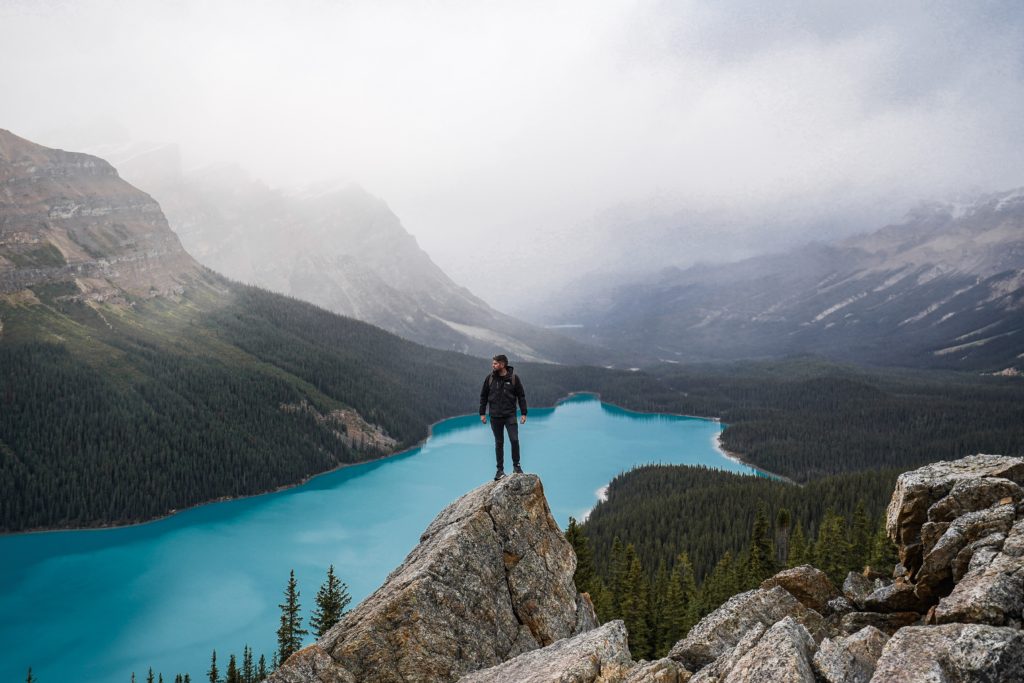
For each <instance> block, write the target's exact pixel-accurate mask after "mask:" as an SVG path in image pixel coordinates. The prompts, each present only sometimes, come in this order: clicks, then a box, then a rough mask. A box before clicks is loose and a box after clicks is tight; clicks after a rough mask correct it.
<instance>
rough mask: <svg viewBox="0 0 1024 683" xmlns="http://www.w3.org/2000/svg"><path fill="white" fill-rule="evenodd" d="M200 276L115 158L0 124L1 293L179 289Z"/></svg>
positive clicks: (100, 294) (119, 293)
mask: <svg viewBox="0 0 1024 683" xmlns="http://www.w3.org/2000/svg"><path fill="white" fill-rule="evenodd" d="M201 277H202V267H201V266H200V265H199V264H198V263H197V262H196V261H195V260H193V259H192V257H191V256H189V255H188V254H187V253H186V252H185V250H184V249H183V248H182V246H181V243H180V242H179V241H178V238H177V236H176V235H175V234H174V232H172V231H171V229H170V227H169V226H168V224H167V221H166V219H165V218H164V215H163V213H162V212H161V210H160V207H159V205H158V204H157V203H156V202H155V201H154V200H153V199H152V198H151V197H150V196H149V195H146V194H144V193H142V192H139V191H138V190H137V189H135V188H134V187H132V186H131V185H129V184H128V183H126V182H125V181H124V180H122V179H121V178H120V176H119V175H118V173H117V171H116V170H115V169H114V167H113V166H111V165H110V164H109V163H107V162H106V161H104V160H102V159H100V158H98V157H94V156H90V155H88V154H77V153H74V152H65V151H63V150H58V149H50V148H47V147H43V146H41V145H37V144H34V143H32V142H29V141H28V140H24V139H22V138H20V137H18V136H16V135H14V134H12V133H10V132H9V131H6V130H0V294H9V293H13V292H18V291H21V290H25V289H27V288H29V287H34V286H38V285H47V284H55V283H66V284H67V285H69V286H68V294H69V295H73V296H84V297H86V298H88V299H91V300H104V299H109V298H112V297H123V296H125V295H127V296H129V297H131V296H137V297H149V296H154V295H174V294H176V293H180V292H181V291H182V288H183V287H185V286H187V285H188V284H190V283H193V282H196V281H197V280H199V279H200V278H201Z"/></svg>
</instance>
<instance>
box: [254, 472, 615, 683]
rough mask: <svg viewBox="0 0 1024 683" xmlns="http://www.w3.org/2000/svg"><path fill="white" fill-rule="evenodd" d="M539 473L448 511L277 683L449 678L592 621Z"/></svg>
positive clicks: (498, 485) (510, 480)
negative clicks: (573, 578) (372, 591)
mask: <svg viewBox="0 0 1024 683" xmlns="http://www.w3.org/2000/svg"><path fill="white" fill-rule="evenodd" d="M575 568H576V557H575V555H574V554H573V552H572V548H571V546H570V545H569V543H568V542H567V541H566V540H565V537H564V536H562V533H561V531H560V530H559V528H558V525H557V524H556V523H555V520H554V519H553V518H552V517H551V512H550V510H549V509H548V505H547V501H546V500H545V498H544V491H543V488H542V486H541V483H540V480H539V479H538V478H537V477H536V476H535V475H513V476H510V477H506V478H505V479H502V480H501V481H499V482H494V483H491V484H487V485H485V486H481V487H480V488H478V489H476V490H474V491H471V492H470V493H468V494H466V495H465V496H463V497H462V498H460V499H459V500H457V501H456V502H454V503H452V504H451V505H449V506H448V507H447V508H445V509H444V510H443V511H442V512H441V513H440V514H439V515H438V516H437V518H436V519H435V520H434V521H433V522H432V523H431V524H430V526H429V527H428V528H427V530H426V531H425V532H424V533H423V535H422V537H421V538H420V543H419V545H418V546H416V548H414V549H413V551H412V552H411V553H409V556H408V557H407V558H406V559H405V561H404V562H403V563H402V565H401V566H399V567H398V568H397V569H396V570H395V571H393V572H392V573H391V575H390V576H389V577H388V578H387V581H386V582H385V583H384V585H382V586H381V587H380V588H379V589H377V591H376V592H374V593H373V595H371V596H370V597H368V598H367V599H366V600H364V601H363V602H362V603H361V604H360V605H359V606H358V607H357V608H356V609H354V610H353V611H352V612H349V613H348V614H347V615H346V616H345V617H344V618H343V619H342V620H341V622H339V623H338V624H337V625H336V626H335V627H334V628H332V629H331V630H330V631H329V632H328V633H327V634H325V635H324V637H323V638H321V639H320V640H319V641H317V643H316V644H314V645H312V646H310V647H308V648H306V649H305V650H302V651H301V652H299V653H296V654H295V655H293V656H292V657H291V658H289V659H288V661H287V662H285V663H284V665H283V666H282V667H281V668H280V669H279V670H278V671H277V672H276V673H275V674H274V675H273V676H272V677H271V679H270V680H271V681H273V682H274V683H283V682H287V683H299V682H310V683H312V682H313V681H317V682H320V683H322V682H323V681H346V682H347V681H350V680H355V681H360V682H361V683H375V682H381V683H383V682H385V681H387V682H395V683H399V682H401V683H412V682H413V681H424V682H426V681H455V680H458V679H459V678H460V677H461V676H463V675H464V674H467V673H469V672H472V671H476V670H479V669H484V668H487V667H491V666H495V665H497V664H500V663H501V662H504V661H505V660H508V659H511V658H513V657H516V656H517V655H520V654H522V653H524V652H528V651H530V650H535V649H538V648H540V647H543V646H546V645H550V644H551V643H554V642H555V641H557V640H560V639H562V638H566V637H569V636H572V635H575V634H577V633H579V632H580V631H582V630H583V629H584V628H586V627H587V626H588V625H591V624H593V623H595V622H596V618H595V617H594V615H593V608H592V607H591V606H590V603H589V601H586V600H585V599H584V598H582V597H581V596H579V595H578V594H577V592H576V588H575V586H574V585H573V581H572V574H573V571H574V570H575Z"/></svg>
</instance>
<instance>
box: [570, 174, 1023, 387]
mask: <svg viewBox="0 0 1024 683" xmlns="http://www.w3.org/2000/svg"><path fill="white" fill-rule="evenodd" d="M564 315H565V320H566V322H572V323H576V324H577V325H578V327H575V328H567V329H566V332H567V333H572V334H573V335H574V336H575V337H576V338H577V339H579V340H581V341H584V342H587V343H591V344H595V345H601V346H605V347H607V348H610V349H614V350H616V351H620V352H624V353H625V352H628V353H632V354H633V355H634V357H635V358H637V359H638V361H647V362H653V361H658V360H663V361H671V362H679V361H705V360H725V359H730V360H731V359H741V358H764V357H779V356H786V355H792V354H804V353H813V354H819V355H823V356H828V357H831V358H835V359H841V360H849V361H856V362H864V363H871V364H883V365H908V366H922V367H948V368H963V369H972V370H981V371H990V372H997V371H1003V370H1008V371H1009V372H1013V371H1014V370H1019V369H1021V368H1024V190H1016V191H1013V192H1005V193H1001V194H994V195H990V196H986V197H983V198H981V199H979V200H977V201H975V202H973V203H970V204H967V205H957V206H954V205H940V204H934V205H930V206H925V207H922V208H921V209H919V210H917V211H915V212H914V213H912V214H911V215H909V216H908V217H907V219H906V220H905V221H904V222H903V223H900V224H898V225H891V226H888V227H885V228H883V229H881V230H878V231H876V232H873V233H869V234H864V235H858V236H855V237H852V238H850V239H847V240H845V241H843V242H840V243H838V244H810V245H807V246H805V247H802V248H798V249H794V250H790V251H786V252H783V253H779V254H773V255H766V256H759V257H755V258H750V259H747V260H744V261H740V262H738V263H731V264H723V265H698V266H694V267H691V268H687V269H675V268H670V269H665V270H662V271H660V272H658V273H657V274H655V275H652V276H649V277H645V278H637V280H636V281H635V282H633V283H631V284H628V285H624V286H619V287H615V288H613V289H611V290H610V291H605V292H602V293H600V295H597V296H589V297H579V298H577V299H575V300H574V301H573V308H572V309H571V310H566V311H565V312H564Z"/></svg>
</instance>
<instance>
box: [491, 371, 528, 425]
mask: <svg viewBox="0 0 1024 683" xmlns="http://www.w3.org/2000/svg"><path fill="white" fill-rule="evenodd" d="M505 369H506V370H507V371H508V372H507V373H506V374H505V376H504V377H502V376H501V375H499V374H498V373H496V372H492V373H491V374H489V375H487V378H486V379H484V386H483V387H482V388H481V389H480V414H481V415H483V414H484V413H486V412H487V411H488V409H489V410H490V413H491V417H492V418H495V417H515V414H516V402H517V401H518V403H519V412H521V413H522V414H523V415H526V392H525V391H524V390H523V383H522V382H520V381H519V375H517V374H515V373H514V372H512V366H511V365H509V366H508V367H506V368H505Z"/></svg>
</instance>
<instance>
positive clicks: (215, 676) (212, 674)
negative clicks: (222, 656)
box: [206, 650, 220, 683]
mask: <svg viewBox="0 0 1024 683" xmlns="http://www.w3.org/2000/svg"><path fill="white" fill-rule="evenodd" d="M206 679H207V680H208V681H209V682H210V683H217V681H219V680H220V670H219V669H217V651H216V650H214V651H213V654H212V655H210V668H209V669H208V670H207V671H206Z"/></svg>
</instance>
